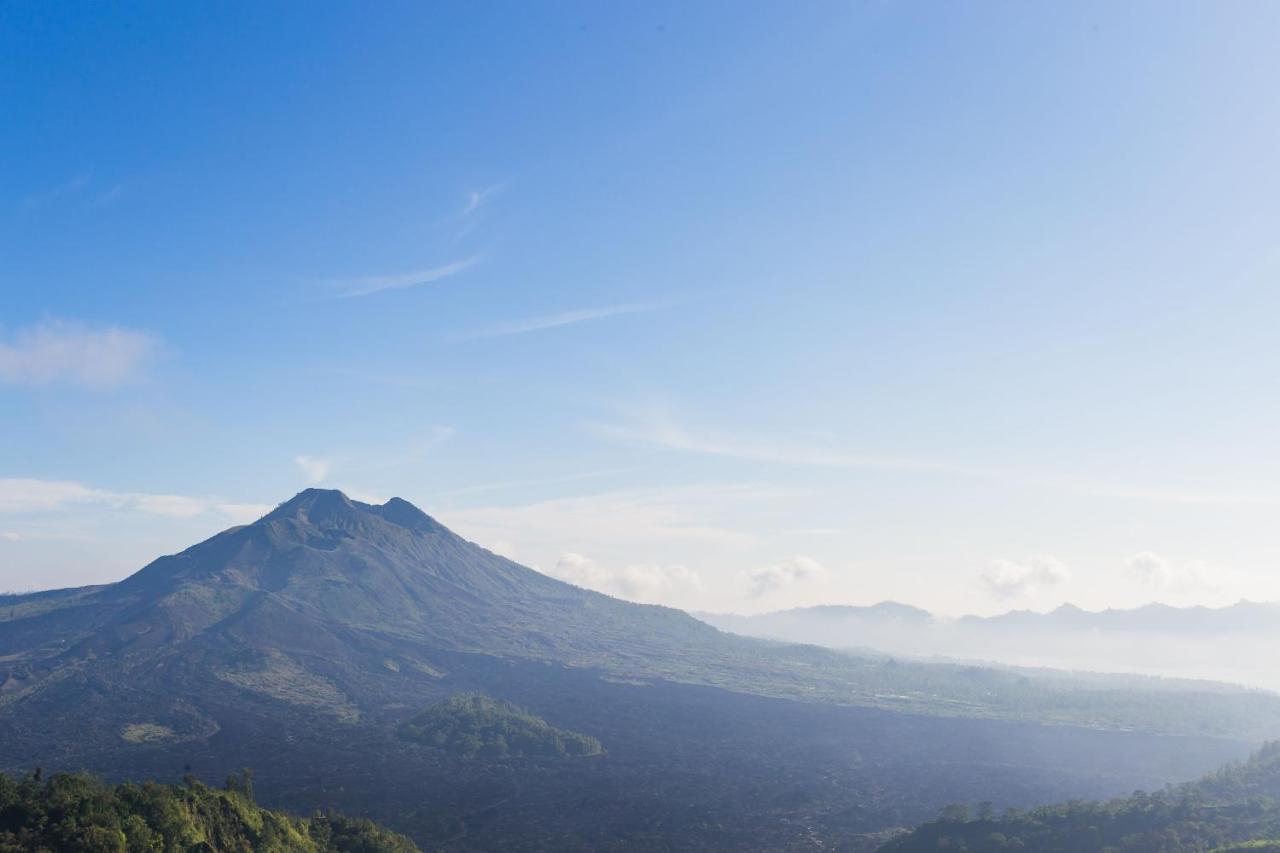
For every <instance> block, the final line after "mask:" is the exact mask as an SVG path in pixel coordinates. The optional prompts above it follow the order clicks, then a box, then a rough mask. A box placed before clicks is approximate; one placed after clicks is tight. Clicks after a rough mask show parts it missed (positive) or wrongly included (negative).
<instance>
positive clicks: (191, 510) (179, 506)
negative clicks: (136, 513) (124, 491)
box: [134, 495, 209, 518]
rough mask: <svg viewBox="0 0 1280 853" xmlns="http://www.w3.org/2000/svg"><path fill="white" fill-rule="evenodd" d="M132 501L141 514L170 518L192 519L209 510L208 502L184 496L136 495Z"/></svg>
mask: <svg viewBox="0 0 1280 853" xmlns="http://www.w3.org/2000/svg"><path fill="white" fill-rule="evenodd" d="M134 500H135V502H136V504H137V507H138V509H140V510H142V511H143V512H149V513H152V514H153V515H166V516H169V517H171V518H194V517H196V516H197V515H203V514H204V513H205V512H206V511H208V509H209V501H207V500H204V499H201V498H190V497H186V496H184V495H137V496H136V497H135V498H134Z"/></svg>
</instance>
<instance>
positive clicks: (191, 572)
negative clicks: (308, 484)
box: [0, 489, 1280, 851]
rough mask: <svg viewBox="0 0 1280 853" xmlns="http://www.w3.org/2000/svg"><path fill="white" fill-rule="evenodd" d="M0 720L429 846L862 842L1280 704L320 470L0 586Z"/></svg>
mask: <svg viewBox="0 0 1280 853" xmlns="http://www.w3.org/2000/svg"><path fill="white" fill-rule="evenodd" d="M871 610H872V611H873V612H874V615H872V616H870V617H869V618H870V619H872V620H874V619H880V620H884V621H887V622H890V623H895V624H896V623H901V624H916V625H917V626H919V625H924V626H926V627H927V626H928V624H929V622H928V617H927V615H921V614H918V613H915V612H913V611H910V610H907V609H903V608H900V607H880V608H872V609H871ZM921 620H924V621H921ZM836 621H837V622H839V621H840V620H839V619H837V620H836ZM864 621H865V620H864ZM463 695H465V696H466V697H470V698H465V699H460V698H457V697H459V696H463ZM451 697H453V698H452V699H451ZM486 697H487V698H486ZM490 699H491V700H492V701H489V700H490ZM442 703H443V704H442ZM433 709H434V710H433ZM1046 723H1053V724H1054V725H1045V724H1046ZM0 731H2V732H3V733H4V736H3V737H2V738H0V769H4V770H9V771H22V770H28V769H30V768H32V767H35V766H42V767H44V768H45V769H46V770H57V769H81V768H83V769H88V770H91V771H94V772H98V773H101V774H104V775H106V776H108V777H110V778H122V777H125V778H157V777H158V778H161V779H170V780H173V779H177V778H180V777H181V776H182V775H183V774H184V773H186V772H191V773H193V774H195V775H197V776H199V777H202V778H204V779H206V780H208V781H212V782H220V781H221V780H222V779H223V778H225V777H226V775H227V774H228V773H229V772H231V771H232V770H236V769H238V768H240V767H245V766H248V767H253V768H254V769H255V770H256V771H257V773H256V776H255V787H256V790H257V792H258V794H259V795H260V797H261V798H262V799H263V801H264V802H265V803H267V804H268V805H270V806H271V807H273V808H287V809H290V810H293V811H297V812H300V813H311V812H312V811H314V810H315V809H317V808H327V807H334V808H338V809H340V810H344V811H347V812H349V813H354V814H361V815H367V816H371V817H376V818H379V819H381V820H383V821H384V822H386V823H387V824H388V825H390V826H392V827H393V828H396V829H399V830H402V831H405V832H407V833H409V834H411V835H412V836H413V837H414V838H415V839H416V840H417V841H418V842H419V843H420V844H422V846H423V847H425V848H427V849H433V850H446V851H447V850H472V849H503V850H520V849H530V850H546V849H556V850H604V849H622V850H649V849H655V848H659V849H682V850H683V849H692V850H697V849H746V850H774V849H784V848H787V847H792V846H794V845H796V844H800V843H805V844H807V843H809V842H810V841H812V840H813V839H815V838H817V839H819V840H821V842H822V843H823V844H829V845H836V844H839V845H841V846H842V847H843V848H845V849H849V850H859V849H867V848H868V847H869V846H873V845H874V843H875V841H876V839H877V837H878V835H877V834H878V833H880V832H882V831H883V830H886V829H888V828H891V827H894V826H903V825H907V824H911V823H915V822H917V821H919V820H921V819H923V818H924V817H927V816H928V815H930V814H932V813H934V812H935V811H936V809H937V808H939V807H940V806H941V805H944V804H945V803H947V802H950V801H953V800H956V799H960V798H962V797H961V796H960V795H961V794H963V797H964V798H968V797H971V796H976V795H981V798H983V799H990V800H993V801H995V802H998V803H1002V804H1010V805H1032V804H1035V803H1038V802H1043V801H1049V800H1054V799H1059V798H1067V797H1086V796H1094V797H1096V796H1109V795H1113V794H1116V793H1119V792H1123V791H1129V790H1132V789H1134V788H1136V787H1153V786H1160V785H1163V784H1165V783H1166V782H1169V781H1176V780H1179V779H1184V778H1189V777H1191V776H1193V775H1196V774H1198V773H1201V772H1204V771H1205V770H1207V769H1209V768H1211V767H1213V766H1216V765H1218V764H1220V763H1222V762H1223V761H1226V760H1228V759H1232V758H1239V757H1242V756H1244V755H1245V754H1246V753H1247V752H1248V750H1249V749H1250V748H1251V746H1252V745H1254V744H1256V743H1257V742H1259V741H1261V740H1263V739H1265V738H1268V737H1276V736H1280V696H1275V695H1271V694H1266V693H1259V692H1251V691H1246V690H1242V689H1237V688H1233V687H1229V686H1223V685H1213V684H1205V683H1191V682H1166V681H1154V680H1151V679H1144V678H1133V677H1128V676H1114V677H1105V678H1104V677H1075V678H1065V677H1062V676H1060V675H1050V674H1045V675H1043V676H1042V675H1036V674H1029V673H1024V672H1017V671H1007V670H1001V669H992V668H981V667H974V666H968V665H945V664H924V663H915V662H910V661H904V660H895V659H891V658H887V657H885V656H883V655H880V654H861V655H855V654H848V653H843V652H837V651H832V650H827V649H820V648H815V647H813V646H799V645H790V644H781V643H776V642H770V641H762V640H758V639H751V638H744V637H738V636H734V635H732V634H727V633H723V632H721V631H719V630H717V629H716V628H714V627H712V626H709V625H707V624H704V623H703V622H700V621H698V620H696V619H694V618H692V617H690V616H688V615H687V614H684V613H681V612H679V611H676V610H672V609H669V608H663V607H654V606H645V605H637V604H631V603H628V602H624V601H620V600H617V599H613V598H610V597H608V596H604V595H601V594H598V593H595V592H591V591H588V590H584V589H580V588H577V587H574V586H571V585H569V584H565V583H562V582H560V581H557V580H554V579H552V578H549V577H547V576H545V575H542V574H540V573H538V572H536V571H533V570H532V569H528V568H526V567H524V566H520V565H518V564H516V563H513V562H511V561H510V560H507V559H504V558H503V557H500V556H497V555H496V554H493V553H490V552H489V551H486V550H485V549H483V548H481V547H479V546H477V545H475V544H473V543H470V542H467V541H466V540H464V539H462V538H461V537H459V536H457V535H456V534H454V533H452V532H451V531H449V530H448V529H446V528H445V527H444V526H442V525H440V524H439V523H438V522H436V521H435V520H433V519H432V518H430V517H429V516H427V515H426V514H425V513H423V512H421V511H420V510H418V509H417V508H416V507H414V506H412V505H411V504H409V503H407V502H405V501H403V500H398V499H393V500H391V501H388V502H387V503H385V504H381V505H373V504H366V503H361V502H358V501H352V500H350V499H349V498H347V497H346V496H345V495H343V494H341V493H340V492H335V491H326V490H316V489H313V490H308V491H305V492H303V493H301V494H299V495H298V496H296V497H294V498H293V499H291V500H289V501H287V502H285V503H283V504H281V505H280V506H279V507H277V508H276V509H275V510H274V511H272V512H270V513H269V514H267V515H266V516H264V517H263V518H261V519H259V520H258V521H256V522H254V523H253V524H249V525H245V526H242V527H236V528H232V529H230V530H227V531H225V532H223V533H220V534H218V535H217V536H214V537H213V538H211V539H209V540H207V541H205V542H202V543H200V544H198V545H195V546H193V547H191V548H189V549H187V550H186V551H183V552H182V553H180V554H176V555H172V556H166V557H162V558H160V559H158V560H156V561H155V562H153V563H151V564H150V565H148V566H146V567H144V568H143V569H141V570H140V571H139V572H137V573H136V574H134V575H132V576H131V577H129V578H127V579H125V580H123V581H121V582H119V583H116V584H109V585H105V586H96V587H85V588H80V589H70V590H55V591H49V592H43V593H34V594H30V595H18V596H4V597H0ZM406 732H408V733H410V734H414V733H416V734H414V736H412V737H406ZM581 745H586V746H587V747H590V748H586V747H583V748H579V746H581ZM561 746H563V747H564V748H563V749H561V748H560V747H561ZM571 747H572V748H571Z"/></svg>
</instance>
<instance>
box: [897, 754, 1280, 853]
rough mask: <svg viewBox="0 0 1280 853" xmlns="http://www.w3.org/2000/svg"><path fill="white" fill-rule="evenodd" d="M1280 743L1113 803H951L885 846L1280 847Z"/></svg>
mask: <svg viewBox="0 0 1280 853" xmlns="http://www.w3.org/2000/svg"><path fill="white" fill-rule="evenodd" d="M1275 838H1280V743H1271V744H1268V745H1267V746H1264V747H1263V748H1262V749H1260V750H1259V751H1258V752H1256V753H1254V755H1253V756H1252V757H1251V758H1250V759H1249V760H1248V761H1247V762H1244V763H1242V764H1233V765H1230V766H1228V767H1226V768H1224V769H1222V770H1220V771H1218V772H1217V773H1214V774H1211V775H1209V776H1206V777H1205V778H1203V779H1201V780H1199V781H1197V782H1192V783H1190V784H1186V785H1180V786H1176V787H1170V788H1166V789H1165V790H1163V791H1157V792H1155V793H1150V794H1149V793H1146V792H1142V791H1138V792H1135V793H1134V794H1133V795H1131V796H1128V797H1121V798H1118V799H1114V800H1109V801H1107V802H1102V803H1095V802H1070V803H1065V804H1062V805H1056V806H1045V807H1042V808H1037V809H1033V810H1031V811H1028V812H1025V813H1023V812H1016V811H1011V812H1008V813H1006V814H1004V815H1003V816H996V815H993V814H992V813H991V812H990V809H989V808H984V807H982V806H979V808H978V811H977V814H976V815H975V814H974V813H972V812H971V811H970V809H969V808H968V807H966V806H959V805H956V806H948V807H947V808H946V809H944V810H943V813H942V815H941V816H940V817H939V818H938V820H936V821H933V822H931V823H926V824H925V825H924V826H921V827H920V828H919V829H917V830H915V831H914V832H912V833H911V834H910V835H906V836H903V837H901V838H899V839H896V840H894V841H893V842H891V843H889V844H887V845H885V846H884V847H883V848H881V849H882V850H883V851H885V853H916V852H917V851H924V850H929V851H936V850H950V851H957V853H958V852H959V851H968V853H980V851H982V853H985V851H1003V850H1027V851H1031V850H1037V851H1057V853H1096V851H1103V853H1184V851H1186V853H1190V851H1195V853H1204V851H1214V853H1231V851H1245V850H1250V851H1280V842H1277V841H1274V840H1263V839H1275Z"/></svg>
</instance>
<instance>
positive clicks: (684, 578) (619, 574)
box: [548, 552, 702, 604]
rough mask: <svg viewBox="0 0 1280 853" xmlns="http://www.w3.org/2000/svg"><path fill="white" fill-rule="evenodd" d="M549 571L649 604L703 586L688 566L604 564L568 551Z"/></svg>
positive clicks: (684, 595) (676, 599)
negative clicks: (607, 565) (618, 565)
mask: <svg viewBox="0 0 1280 853" xmlns="http://www.w3.org/2000/svg"><path fill="white" fill-rule="evenodd" d="M548 574H550V575H552V576H553V577H557V578H559V579H560V580H563V581H567V582H569V583H571V584H574V585H576V586H581V587H586V588H587V589H594V590H596V591H597V592H603V593H606V594H608V595H613V596H617V597H618V598H625V599H628V600H630V601H641V602H645V603H648V604H671V603H677V602H679V601H681V600H682V599H684V600H687V598H688V597H689V596H690V595H692V594H696V593H697V592H698V591H699V590H700V589H701V588H702V579H701V578H700V577H699V576H698V573H697V572H696V571H694V570H692V569H690V568H688V567H687V566H682V565H668V566H661V565H656V564H652V563H649V564H636V565H629V566H624V567H622V568H617V569H615V568H605V567H603V566H600V565H598V564H597V563H596V562H595V561H594V560H592V559H591V558H590V557H586V556H583V555H582V554H578V553H574V552H570V553H567V554H564V555H563V556H561V557H560V559H559V560H558V561H557V562H556V567H555V569H553V570H552V571H550V572H548Z"/></svg>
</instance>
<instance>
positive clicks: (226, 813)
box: [0, 771, 418, 853]
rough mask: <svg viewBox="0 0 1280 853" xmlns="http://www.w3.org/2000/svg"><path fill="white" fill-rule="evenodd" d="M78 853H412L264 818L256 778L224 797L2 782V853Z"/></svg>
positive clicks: (398, 845)
mask: <svg viewBox="0 0 1280 853" xmlns="http://www.w3.org/2000/svg"><path fill="white" fill-rule="evenodd" d="M70 850H75V851H82V853H144V851H145V853H188V852H189V853H214V852H215V851H216V853H224V851H234V852H235V853H241V851H243V853H258V852H259V851H264V853H416V851H418V848H417V846H415V845H414V844H413V842H411V841H410V840H409V839H407V838H405V837H404V836H402V835H398V834H396V833H393V832H390V831H388V830H386V829H383V828H381V827H379V826H378V825H376V824H374V823H372V822H370V821H367V820H359V819H353V818H347V817H341V816H338V815H316V816H315V817H311V818H299V817H293V816H291V815H287V814H283V813H281V812H274V811H269V810H267V809H263V808H260V807H259V806H257V805H256V804H255V803H254V801H253V786H252V776H251V774H249V773H248V772H245V773H244V774H239V775H236V776H233V777H232V778H231V779H229V780H228V782H227V787H226V788H225V789H221V790H220V789H217V788H210V787H208V786H206V785H204V784H201V783H200V782H198V781H196V780H195V779H194V778H191V777H188V778H187V780H186V782H185V784H183V785H163V784H157V783H154V782H146V783H144V784H134V783H130V782H126V783H121V784H118V785H109V784H106V783H104V782H102V781H101V780H99V779H97V778H95V777H92V776H89V775H87V774H82V773H76V774H58V775H55V776H51V777H49V778H47V779H43V778H41V775H40V773H39V771H36V772H35V773H33V774H31V775H29V776H26V777H25V778H22V779H18V780H15V779H11V778H10V777H8V776H5V775H3V774H0V851H3V853H16V851H40V853H43V851H48V853H60V851H70Z"/></svg>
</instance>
